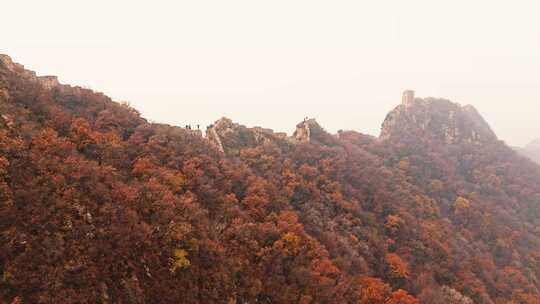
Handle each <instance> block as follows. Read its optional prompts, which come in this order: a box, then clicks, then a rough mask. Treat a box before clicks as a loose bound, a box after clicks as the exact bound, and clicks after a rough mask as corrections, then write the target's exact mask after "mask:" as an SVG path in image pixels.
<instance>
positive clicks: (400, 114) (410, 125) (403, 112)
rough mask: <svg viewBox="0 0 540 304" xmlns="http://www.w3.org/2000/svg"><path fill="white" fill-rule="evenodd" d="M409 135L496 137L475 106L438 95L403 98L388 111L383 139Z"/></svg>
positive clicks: (449, 140)
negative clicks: (465, 104)
mask: <svg viewBox="0 0 540 304" xmlns="http://www.w3.org/2000/svg"><path fill="white" fill-rule="evenodd" d="M405 101H406V102H405ZM410 136H413V137H420V138H426V137H428V138H432V139H436V140H439V141H440V142H442V143H446V144H458V143H463V142H469V143H482V142H486V141H493V140H496V139H497V136H496V135H495V133H494V132H493V131H492V130H491V128H490V127H489V125H488V124H487V122H486V121H485V120H484V119H483V118H482V116H481V115H480V114H479V113H478V111H477V110H476V109H475V108H474V107H473V106H470V105H467V106H461V105H459V104H457V103H453V102H451V101H449V100H446V99H437V98H424V99H422V98H414V99H412V100H411V98H406V99H405V98H404V102H403V103H402V104H400V105H399V106H397V107H396V108H395V109H394V110H393V111H392V112H390V113H389V114H388V115H387V117H386V119H385V121H384V123H383V126H382V131H381V135H380V138H381V139H388V138H392V137H410Z"/></svg>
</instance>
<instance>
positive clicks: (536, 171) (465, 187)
mask: <svg viewBox="0 0 540 304" xmlns="http://www.w3.org/2000/svg"><path fill="white" fill-rule="evenodd" d="M396 103H397V102H396ZM365 110H366V111H369V109H365ZM276 119H279V117H276ZM535 146H536V147H538V145H531V147H533V148H534V147H535ZM0 219H2V220H1V221H0V249H1V250H0V273H1V274H2V276H1V281H0V302H3V303H4V302H5V303H238V304H240V303H242V304H243V303H246V304H247V303H302V304H307V303H313V304H314V303H370V304H378V303H381V304H412V303H441V304H442V303H463V304H468V303H489V304H499V303H528V304H531V303H539V299H540V166H538V165H536V164H535V163H533V162H532V161H530V160H528V159H527V158H525V157H522V156H520V155H519V154H518V153H517V152H516V151H514V150H513V149H512V148H510V147H508V146H507V145H506V144H505V143H504V142H502V141H500V140H499V139H498V138H497V136H496V135H495V133H494V132H493V131H492V129H491V127H490V126H489V125H488V124H487V123H486V121H485V120H484V119H483V118H482V116H481V115H480V113H478V111H477V110H476V109H474V108H473V107H471V106H461V105H459V104H456V103H453V102H451V101H449V100H445V99H439V98H417V97H415V96H414V93H413V92H412V91H407V92H405V94H404V98H403V100H402V102H401V104H400V105H398V106H397V107H396V108H395V109H394V110H393V111H392V112H390V113H389V114H388V115H387V117H386V119H385V121H384V122H383V124H382V129H381V134H380V136H379V137H373V136H368V135H365V134H362V133H359V132H356V131H347V130H343V131H339V132H338V133H337V134H330V133H328V132H326V131H325V129H324V126H321V125H320V124H319V123H318V122H317V121H316V120H315V119H312V118H303V119H300V121H299V123H298V124H297V126H296V131H295V132H294V133H293V134H291V135H288V134H284V133H276V132H273V131H272V130H270V129H266V128H263V127H255V128H248V127H245V126H243V125H241V124H240V123H236V122H233V121H232V120H230V119H228V118H221V119H219V120H218V121H216V122H215V123H214V124H213V125H211V126H209V127H208V128H207V129H206V130H205V135H204V136H203V132H202V130H198V129H197V128H195V126H192V127H191V128H185V127H178V126H170V125H165V124H158V123H150V122H148V121H147V120H146V119H144V118H142V117H141V116H140V114H139V113H138V111H137V110H136V109H133V108H131V107H130V106H128V105H127V104H120V103H116V102H114V101H112V100H111V99H110V98H109V97H107V96H106V95H104V94H102V93H96V92H93V91H91V90H88V89H84V88H80V87H72V86H69V85H63V84H60V83H59V82H58V81H57V79H56V78H55V77H52V76H46V77H39V76H37V75H36V74H35V73H34V72H31V71H28V70H26V69H25V68H24V67H23V66H22V65H20V64H16V63H13V62H12V60H11V59H10V58H9V57H8V56H6V55H0Z"/></svg>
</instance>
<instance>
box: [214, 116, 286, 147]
mask: <svg viewBox="0 0 540 304" xmlns="http://www.w3.org/2000/svg"><path fill="white" fill-rule="evenodd" d="M206 138H207V139H208V140H209V141H210V142H211V143H213V144H214V145H215V146H216V147H217V148H218V150H219V151H221V152H224V153H228V154H237V153H239V151H240V150H241V149H242V148H250V147H251V148H252V147H256V146H260V145H277V146H279V145H282V144H284V143H285V142H286V140H285V139H286V134H285V135H284V133H274V131H273V130H272V129H265V128H261V127H253V128H248V127H245V126H243V125H240V124H237V123H234V122H233V121H232V120H230V119H229V118H225V117H223V118H221V119H219V120H217V121H216V122H215V123H214V124H213V125H210V126H209V127H208V128H207V130H206Z"/></svg>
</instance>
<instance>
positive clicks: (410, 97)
mask: <svg viewBox="0 0 540 304" xmlns="http://www.w3.org/2000/svg"><path fill="white" fill-rule="evenodd" d="M413 101H414V91H413V90H406V91H404V92H403V97H402V99H401V102H402V103H403V104H404V105H406V106H409V105H411V104H412V103H413Z"/></svg>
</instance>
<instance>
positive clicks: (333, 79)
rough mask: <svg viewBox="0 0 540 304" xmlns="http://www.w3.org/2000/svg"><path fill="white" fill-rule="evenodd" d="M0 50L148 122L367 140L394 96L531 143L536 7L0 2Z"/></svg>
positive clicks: (536, 109)
mask: <svg viewBox="0 0 540 304" xmlns="http://www.w3.org/2000/svg"><path fill="white" fill-rule="evenodd" d="M1 7H2V13H1V17H0V28H1V29H2V31H1V35H0V53H6V54H8V55H10V56H11V57H12V58H13V59H14V60H15V61H17V62H20V63H22V64H24V65H25V66H26V67H27V68H29V69H32V70H35V71H37V72H38V74H40V75H44V74H54V75H58V76H59V78H60V81H61V82H63V83H69V84H74V85H81V86H85V87H90V88H92V89H94V90H97V91H102V92H104V93H106V94H107V95H109V96H111V97H112V98H113V99H115V100H118V101H129V102H130V103H131V104H132V105H133V106H134V107H135V108H137V109H138V110H140V111H141V112H142V114H143V115H144V116H145V117H146V118H148V119H150V120H152V121H157V122H164V123H170V124H175V125H185V124H188V123H191V124H197V123H199V124H201V125H206V124H208V123H210V122H212V121H215V120H217V119H218V118H220V117H221V116H227V117H230V118H232V119H233V120H235V121H237V122H240V123H242V124H245V125H248V126H255V125H260V126H263V127H270V128H273V129H275V130H276V131H286V132H289V133H290V132H291V131H292V130H293V129H294V126H295V124H296V123H297V122H299V121H301V120H302V118H303V117H305V116H309V117H315V118H316V119H317V120H318V121H319V122H320V123H321V125H322V126H323V127H325V128H326V129H327V130H329V131H331V132H335V131H337V130H339V129H354V130H357V131H360V132H363V133H369V134H373V135H378V133H379V130H380V125H381V123H382V121H383V120H384V117H385V115H386V113H387V112H388V111H390V110H391V109H392V108H393V107H395V106H396V105H397V104H398V103H399V102H400V100H401V92H402V91H403V90H404V89H408V88H410V89H414V90H415V91H416V94H417V96H436V97H445V98H448V99H451V100H453V101H456V102H459V103H461V104H472V105H474V106H475V107H476V108H477V109H478V110H479V111H480V112H481V113H482V115H483V116H484V117H485V118H486V119H487V120H488V122H489V123H490V124H491V126H492V128H493V129H494V130H495V131H496V133H497V134H498V135H499V137H500V138H501V139H503V140H505V141H507V142H508V143H510V144H513V145H524V144H526V143H527V142H529V141H530V140H532V139H533V138H537V137H540V123H539V117H540V3H539V2H538V1H494V0H490V1H485V0H475V1H471V0H468V1H462V0H459V1H456V0H454V1H427V0H426V1H418V0H413V1H411V0H407V1H403V0H400V1H358V0H357V1H339V0H332V1H315V0H310V1H297V0H286V1H278V0H272V1H257V0H246V1H237V0H227V1H225V0H216V1H206V0H193V1H156V0H153V1H144V2H143V1H133V0H131V1H111V0H108V1H102V0H99V1H96V0H94V1H74V0H69V1H68V0H62V1H54V0H52V1H42V0H39V1H24V0H8V1H4V2H2V6H1Z"/></svg>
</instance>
